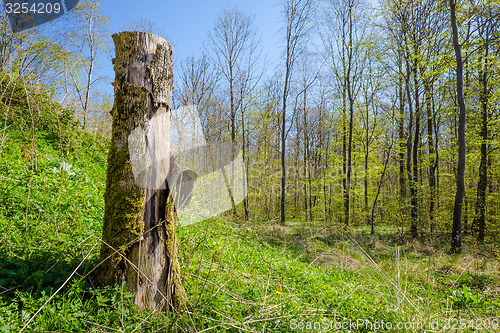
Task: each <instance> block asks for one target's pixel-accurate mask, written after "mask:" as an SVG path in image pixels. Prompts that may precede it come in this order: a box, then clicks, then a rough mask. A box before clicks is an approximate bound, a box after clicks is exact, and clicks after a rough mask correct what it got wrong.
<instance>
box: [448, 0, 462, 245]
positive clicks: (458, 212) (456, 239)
mask: <svg viewBox="0 0 500 333" xmlns="http://www.w3.org/2000/svg"><path fill="white" fill-rule="evenodd" d="M450 18H451V27H452V30H453V47H454V49H455V58H456V61H457V69H456V71H457V99H458V109H459V117H458V162H457V177H456V180H457V192H456V194H455V205H454V208H453V228H452V231H451V250H452V252H455V253H458V252H461V251H462V206H463V199H464V195H465V149H466V144H465V115H466V110H465V100H464V93H463V61H462V47H461V45H460V42H459V41H458V27H457V17H456V2H455V0H450Z"/></svg>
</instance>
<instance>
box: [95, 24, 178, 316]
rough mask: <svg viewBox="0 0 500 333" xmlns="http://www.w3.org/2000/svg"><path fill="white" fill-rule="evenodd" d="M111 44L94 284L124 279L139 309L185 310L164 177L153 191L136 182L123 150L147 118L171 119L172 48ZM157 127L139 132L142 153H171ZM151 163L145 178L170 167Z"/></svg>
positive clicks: (157, 42)
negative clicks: (110, 97)
mask: <svg viewBox="0 0 500 333" xmlns="http://www.w3.org/2000/svg"><path fill="white" fill-rule="evenodd" d="M113 40H114V43H115V50H116V58H115V59H113V64H114V70H115V81H114V83H113V86H114V90H115V101H114V105H113V109H112V111H111V114H112V117H113V127H112V138H111V146H110V150H109V155H108V170H107V179H106V192H105V195H104V202H105V211H104V224H103V234H102V240H103V246H102V247H101V254H100V260H101V266H100V272H99V273H100V274H99V283H100V284H101V285H110V284H114V283H122V282H126V284H127V287H128V289H129V290H130V291H131V292H132V293H134V295H135V298H134V301H135V303H136V304H137V305H138V306H139V308H140V309H145V308H148V309H152V310H161V311H166V310H171V311H175V312H179V311H182V310H183V309H184V307H185V304H186V293H185V290H184V288H183V286H182V284H181V276H180V267H179V263H178V259H177V245H176V224H177V217H176V213H175V210H174V204H173V200H172V197H171V193H170V189H169V186H168V184H167V182H166V179H165V181H164V183H163V184H162V186H161V187H159V188H158V189H156V188H155V186H144V185H143V184H141V183H140V182H138V180H137V179H135V178H134V174H133V173H132V163H131V155H132V154H131V153H130V150H129V148H130V147H129V136H130V134H131V132H132V131H133V130H134V129H137V128H148V126H149V125H148V124H149V123H148V122H149V121H150V120H151V119H152V118H153V117H154V116H160V115H167V117H166V118H162V119H170V112H171V98H172V88H173V80H172V46H171V45H170V44H169V43H168V42H167V41H165V40H164V39H163V38H161V37H158V36H155V35H152V34H149V33H144V32H121V33H119V34H114V35H113ZM164 125H165V126H164V127H162V132H161V133H155V134H154V136H151V135H150V134H149V133H150V132H147V131H146V132H145V133H147V134H145V142H146V148H147V149H153V150H155V149H158V147H159V148H160V149H163V150H164V151H165V150H166V151H167V156H170V151H169V146H170V143H169V137H170V136H169V121H165V124H164ZM155 151H156V150H155ZM153 157H154V158H159V157H158V156H157V155H154V156H153ZM152 162H153V164H152V165H151V167H150V168H149V169H147V170H146V176H145V179H153V178H154V177H156V172H159V171H158V170H157V169H158V167H159V168H163V170H171V167H172V166H173V163H171V161H170V159H169V158H167V159H164V160H153V161H152Z"/></svg>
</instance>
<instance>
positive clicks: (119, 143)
mask: <svg viewBox="0 0 500 333" xmlns="http://www.w3.org/2000/svg"><path fill="white" fill-rule="evenodd" d="M122 89H123V90H122ZM122 89H116V91H115V104H114V106H113V110H112V115H113V133H112V139H111V147H110V150H109V155H108V170H107V178H106V192H105V194H104V202H105V210H104V221H103V223H104V224H103V234H102V239H103V241H104V242H106V243H107V245H106V244H103V246H102V248H101V261H104V260H106V259H108V261H106V262H104V263H102V265H103V266H102V269H101V274H100V276H101V277H100V282H101V284H103V285H109V284H112V283H116V282H121V280H122V276H123V274H124V273H125V269H126V266H127V263H126V261H124V260H123V258H124V257H125V256H126V253H127V250H128V249H129V247H130V245H131V244H132V243H134V242H136V241H137V240H139V237H140V235H141V234H142V230H143V227H144V226H143V223H142V215H143V207H144V191H143V190H142V189H141V188H140V187H139V186H137V184H136V183H135V180H134V175H133V173H132V166H131V163H130V157H129V147H128V135H129V134H130V132H131V131H132V130H134V128H136V127H137V126H140V125H142V124H143V123H144V121H145V119H143V117H144V115H146V114H147V108H148V106H147V98H146V96H147V89H145V88H144V87H136V86H132V85H128V84H126V85H124V87H122ZM141 115H142V116H141ZM116 251H118V254H116ZM110 256H111V258H109V257H110Z"/></svg>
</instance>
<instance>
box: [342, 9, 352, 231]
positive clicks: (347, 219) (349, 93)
mask: <svg viewBox="0 0 500 333" xmlns="http://www.w3.org/2000/svg"><path fill="white" fill-rule="evenodd" d="M352 19H353V17H352V6H351V4H349V42H348V43H349V44H348V45H349V49H348V56H347V57H348V68H347V75H346V83H347V96H348V99H349V138H348V145H347V175H346V190H345V201H344V205H345V219H344V225H345V227H348V226H349V224H350V215H351V212H350V208H351V202H350V201H351V175H352V127H353V122H354V96H353V92H352V82H351V80H352V78H351V69H352V60H353V59H352V57H353V45H352V44H353V36H352V34H353V21H352Z"/></svg>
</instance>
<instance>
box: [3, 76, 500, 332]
mask: <svg viewBox="0 0 500 333" xmlns="http://www.w3.org/2000/svg"><path fill="white" fill-rule="evenodd" d="M4 79H5V77H4V78H3V79H0V81H1V82H2V90H3V91H4V93H3V96H13V97H11V99H10V101H13V102H12V103H10V106H9V107H7V105H9V104H7V103H3V104H0V107H1V111H2V112H0V115H2V114H3V115H2V116H1V117H3V118H1V119H0V120H1V123H2V124H5V126H3V128H1V129H0V130H2V132H0V144H1V151H0V331H1V332H20V331H23V332H41V331H43V332H164V331H178V332H201V331H206V332H217V331H232V332H240V331H250V332H292V331H315V332H329V331H334V330H337V329H338V330H339V331H345V332H347V331H360V332H370V331H373V332H378V331H407V332H422V331H451V330H452V329H453V328H456V329H458V330H460V331H464V332H468V331H490V332H494V331H499V330H500V328H499V327H500V323H499V320H500V318H499V312H500V276H499V265H500V261H499V260H500V258H499V256H498V253H499V252H498V248H495V247H494V246H493V245H486V246H478V245H477V244H475V243H474V242H472V241H471V240H470V239H467V238H466V239H465V246H464V251H463V254H460V255H455V254H453V255H452V254H449V253H447V252H446V251H445V250H444V249H446V248H448V244H447V243H448V241H447V238H443V239H440V237H435V238H434V239H432V240H426V241H425V242H419V241H413V240H410V239H407V238H405V235H402V234H400V233H399V232H398V230H396V229H394V228H391V227H383V226H378V227H377V231H378V235H377V236H374V237H372V236H370V235H369V233H368V230H367V229H366V228H364V227H359V228H354V229H353V230H351V231H350V232H349V233H346V232H344V231H343V230H342V229H341V228H336V227H335V226H329V227H328V228H325V227H324V223H322V222H321V223H320V222H317V223H304V222H303V221H289V222H288V223H287V226H278V225H276V224H273V223H269V222H267V221H251V222H241V221H236V220H231V219H230V218H228V217H219V218H216V219H213V220H210V221H205V222H201V223H197V224H194V225H190V226H185V227H181V228H179V230H178V232H179V251H180V253H179V256H180V258H179V260H180V262H181V266H182V272H183V274H184V285H185V287H186V290H187V292H188V297H189V311H188V312H187V313H186V314H185V315H184V316H182V317H174V316H172V315H171V314H168V313H157V312H149V311H144V312H139V311H138V310H137V308H136V307H135V306H134V305H133V304H132V302H131V299H132V295H130V294H129V293H128V292H127V291H126V286H124V285H116V286H111V287H109V288H107V289H105V290H99V289H97V288H95V286H94V284H93V280H94V278H93V274H94V273H95V270H96V269H99V268H98V264H99V263H98V261H97V258H98V254H99V248H100V245H101V243H100V240H99V237H100V233H101V227H102V224H101V223H102V215H103V198H102V195H103V191H104V181H105V172H106V154H107V151H106V148H107V143H106V140H104V139H103V138H99V137H98V136H96V135H94V134H91V133H86V132H83V131H81V130H78V125H77V124H75V123H74V122H72V121H71V118H70V117H68V115H67V112H66V111H64V110H61V109H60V107H58V106H57V105H55V104H52V103H50V102H48V101H47V100H46V99H44V98H43V96H42V95H37V94H36V93H35V92H31V91H29V90H24V89H23V88H22V87H21V86H19V85H14V84H13V83H9V84H7V83H5V82H7V81H8V80H7V81H5V80H4ZM9 89H10V90H9ZM26 95H28V98H27V96H26ZM27 99H29V100H30V101H32V103H30V104H29V105H28V103H26V100H27ZM4 128H5V129H4ZM27 151H28V152H27Z"/></svg>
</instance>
